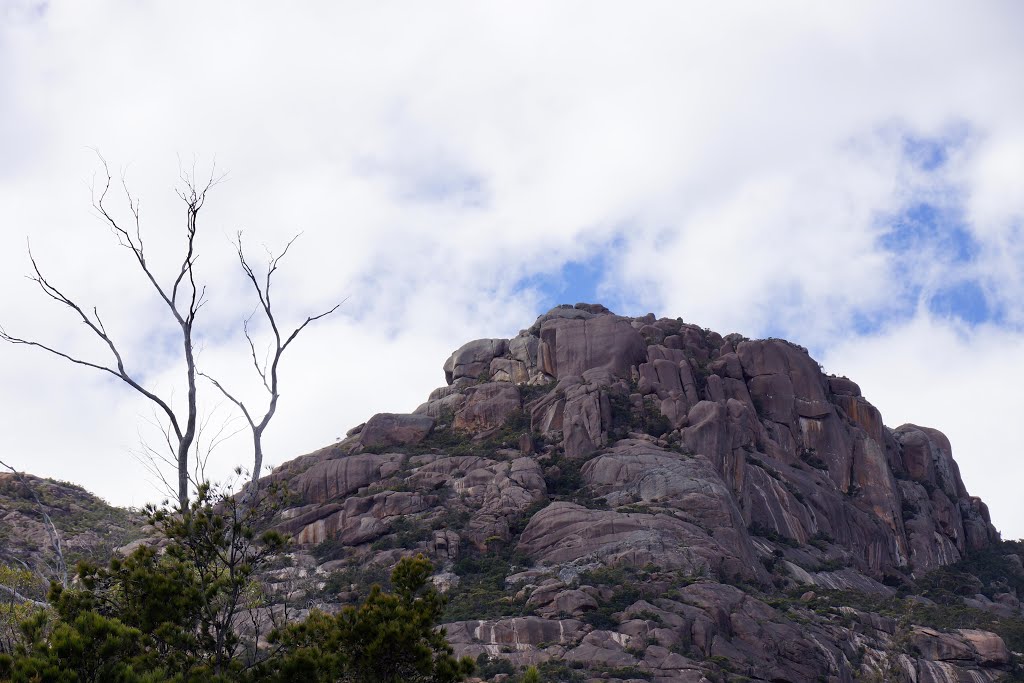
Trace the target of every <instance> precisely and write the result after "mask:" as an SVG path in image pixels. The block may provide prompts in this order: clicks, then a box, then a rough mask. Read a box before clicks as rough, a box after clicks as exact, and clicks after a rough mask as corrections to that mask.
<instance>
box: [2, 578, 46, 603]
mask: <svg viewBox="0 0 1024 683" xmlns="http://www.w3.org/2000/svg"><path fill="white" fill-rule="evenodd" d="M0 593H6V594H7V595H9V596H11V597H12V598H14V599H15V600H17V601H18V602H24V603H28V604H30V605H35V606H36V607H49V604H48V603H45V602H41V601H39V600H33V599H32V598H28V597H25V596H24V595H22V594H21V593H19V592H18V591H16V590H14V589H13V588H9V587H7V586H5V585H3V584H2V583H0Z"/></svg>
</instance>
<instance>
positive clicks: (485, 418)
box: [271, 304, 1024, 683]
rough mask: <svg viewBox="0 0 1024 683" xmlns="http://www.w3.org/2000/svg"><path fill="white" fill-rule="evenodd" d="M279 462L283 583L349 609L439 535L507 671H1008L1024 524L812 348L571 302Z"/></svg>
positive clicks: (852, 674) (865, 675)
mask: <svg viewBox="0 0 1024 683" xmlns="http://www.w3.org/2000/svg"><path fill="white" fill-rule="evenodd" d="M443 369H444V378H445V384H444V385H443V386H441V387H439V388H438V389H435V390H434V391H433V392H432V393H431V394H430V396H429V397H428V398H427V400H426V402H424V403H423V404H422V405H421V406H420V407H419V408H417V409H416V410H415V412H414V413H412V414H379V415H374V416H372V417H370V418H369V419H368V420H367V421H366V423H365V424H361V425H359V426H357V427H355V428H354V429H352V430H350V431H349V432H348V435H347V438H346V439H344V440H343V441H341V442H340V443H337V444H334V445H331V446H329V447H327V448H324V449H323V450H320V451H317V452H315V453H312V454H309V455H306V456H303V457H300V458H297V459H295V460H293V461H291V462H288V463H286V464H285V465H283V466H281V467H280V468H278V469H277V470H276V471H275V472H274V473H273V474H272V475H271V479H273V480H275V481H278V482H283V483H286V484H287V486H288V489H289V490H290V492H291V504H290V507H289V508H288V509H287V510H285V511H284V513H283V514H282V515H281V517H280V521H279V528H280V529H281V530H283V531H286V532H288V533H289V534H291V536H292V538H293V542H294V544H295V552H294V553H293V554H292V564H291V566H289V567H285V568H283V569H281V570H279V572H278V575H277V577H276V579H275V580H277V581H279V588H278V590H279V592H280V594H281V595H292V596H301V598H302V599H305V600H306V601H307V606H309V607H312V606H317V607H320V608H326V609H332V607H333V605H336V604H341V603H344V602H346V601H352V600H355V599H358V597H359V596H360V595H363V594H365V591H366V588H367V586H368V585H369V584H371V583H372V582H374V581H381V580H384V579H385V577H386V572H387V569H388V568H389V567H391V566H392V565H393V564H394V563H395V562H396V561H397V560H398V559H399V558H400V557H402V556H405V555H409V554H411V553H415V552H423V553H425V554H427V555H428V556H429V557H431V558H432V560H433V562H434V565H435V570H436V575H435V576H434V581H435V583H436V585H437V586H438V587H439V588H441V589H442V590H443V591H445V592H446V593H447V595H448V600H449V602H448V613H447V621H448V622H449V623H448V624H447V626H446V628H447V632H448V636H449V638H450V640H451V642H452V643H453V645H454V646H455V649H456V654H458V655H467V654H468V655H470V656H472V657H474V658H476V659H477V661H478V663H479V664H480V666H479V672H478V675H480V676H482V678H483V679H485V680H496V681H497V680H505V678H503V677H507V676H509V675H515V672H517V671H519V670H520V669H521V667H523V666H526V665H529V664H533V665H537V666H538V667H539V669H540V671H541V673H542V676H543V677H546V678H545V679H546V680H550V681H585V680H621V681H641V680H648V681H658V682H663V683H668V682H669V681H694V682H696V681H773V682H782V681H793V682H802V681H843V682H846V681H854V680H878V681H888V680H906V681H915V682H919V683H927V682H930V681H996V680H1000V679H1003V678H1006V677H1008V676H1014V675H1016V674H1014V673H1013V672H1014V671H1015V667H1016V666H1017V665H1016V663H1015V662H1016V660H1015V655H1014V654H1013V653H1012V650H1013V649H1018V650H1019V649H1021V648H1022V647H1024V628H1022V627H1024V621H1022V618H1024V612H1022V610H1021V606H1020V602H1019V601H1018V598H1019V597H1020V596H1019V595H1018V586H1020V587H1021V590H1024V571H1022V570H1021V555H1022V553H1021V552H1020V550H1021V548H1020V547H1019V546H1018V545H1017V544H1013V543H1006V542H1001V541H1000V540H999V534H998V532H997V531H996V529H995V528H994V527H993V525H992V523H991V521H990V519H989V514H988V510H987V508H986V506H985V504H984V503H983V502H982V501H981V500H980V499H978V498H976V497H972V496H970V495H969V494H968V492H967V490H966V488H965V487H964V483H963V481H962V480H961V478H960V474H959V470H958V468H957V464H956V461H955V460H954V459H953V455H952V450H951V447H950V443H949V440H948V439H947V438H946V437H945V436H944V435H943V434H942V433H941V432H940V431H938V430H937V429H932V428H928V427H920V426H917V425H910V424H907V425H902V426H900V427H897V428H895V429H893V428H889V427H887V426H885V424H884V423H883V419H882V416H881V415H880V414H879V411H878V410H877V409H876V408H875V407H874V406H872V405H871V403H869V402H868V400H867V399H866V398H865V397H864V396H863V395H862V392H861V388H860V387H859V386H858V385H857V384H856V383H855V382H854V381H852V380H850V379H847V378H845V377H837V376H833V375H828V374H825V373H823V371H822V369H821V366H820V365H819V364H818V363H817V362H815V360H814V359H813V358H811V357H810V355H808V353H807V350H806V349H804V348H803V347H801V346H798V345H796V344H794V343H791V342H788V341H785V340H782V339H758V340H752V339H747V338H745V337H743V336H741V335H739V334H729V335H726V336H722V335H721V334H719V333H717V332H713V331H711V330H708V329H705V328H701V327H699V326H697V325H693V324H689V323H685V322H683V320H682V319H679V318H676V319H667V318H661V319H657V318H655V316H654V315H647V316H644V317H640V318H629V317H623V316H619V315H615V314H613V313H611V312H610V311H609V310H607V309H606V308H604V307H603V306H600V305H591V304H577V305H575V306H559V307H557V308H555V309H553V310H551V311H549V312H548V313H546V314H544V315H542V316H541V317H539V318H538V319H537V320H536V322H534V323H533V325H531V326H530V327H529V328H528V329H525V330H523V331H522V332H520V333H519V335H518V336H516V337H514V338H512V339H480V340H476V341H471V342H469V343H467V344H465V345H463V346H462V347H460V348H459V349H458V350H456V351H455V352H454V353H453V354H452V355H451V356H450V357H449V358H448V359H447V360H446V361H445V363H444V366H443Z"/></svg>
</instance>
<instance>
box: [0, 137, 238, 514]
mask: <svg viewBox="0 0 1024 683" xmlns="http://www.w3.org/2000/svg"><path fill="white" fill-rule="evenodd" d="M97 156H99V155H98V154H97ZM99 158H100V162H101V163H102V164H103V172H104V175H105V176H106V181H105V183H104V185H103V189H102V191H101V192H100V193H99V196H98V197H97V195H96V191H95V185H94V187H93V200H92V205H93V208H94V209H95V210H96V212H97V213H98V214H99V216H100V218H102V219H103V221H104V222H105V223H106V224H107V226H108V227H109V228H110V230H111V232H112V233H113V235H114V237H115V239H116V240H117V243H118V244H119V245H120V246H121V247H124V248H125V249H126V250H127V251H128V252H129V253H130V254H131V257H130V258H131V259H132V260H133V261H135V263H136V264H137V265H138V267H139V269H140V270H141V271H142V273H143V275H144V276H145V279H146V280H147V281H148V282H149V284H150V285H151V286H152V288H153V289H154V291H155V292H156V293H157V295H158V296H159V298H160V300H161V301H162V302H163V304H164V305H166V307H167V310H168V312H169V314H170V315H171V316H172V317H173V319H174V321H175V323H176V324H177V326H178V327H179V329H180V330H181V348H182V357H183V360H184V362H185V378H186V382H187V387H188V391H187V399H186V407H185V409H184V412H183V413H180V414H179V413H177V412H175V411H174V410H173V409H172V408H171V405H170V401H169V400H165V399H164V398H162V397H160V396H158V395H157V394H155V393H154V392H153V391H152V390H150V389H147V388H146V387H145V386H143V384H142V383H141V382H140V381H139V380H137V379H136V375H134V374H133V373H132V372H131V371H129V370H128V369H127V367H126V366H125V361H124V358H123V357H122V354H121V351H120V349H119V348H118V346H117V344H116V343H115V342H114V340H113V338H112V337H111V335H110V333H109V332H108V331H107V328H106V326H105V325H104V323H103V320H102V318H100V314H99V310H98V309H97V308H96V307H93V308H92V309H91V311H90V310H89V309H88V308H86V307H83V306H81V305H79V304H78V303H77V302H76V301H75V300H74V299H72V298H71V297H70V296H69V295H67V294H65V293H64V291H63V290H61V289H59V288H58V287H57V286H56V285H54V284H53V283H52V282H51V281H50V280H49V279H47V277H46V276H44V275H43V272H42V270H41V269H40V268H39V264H38V263H37V262H36V259H35V257H34V256H33V254H32V250H31V246H30V247H29V254H28V255H29V261H30V262H31V264H32V273H31V274H30V275H29V276H28V277H29V279H31V280H32V281H34V282H35V283H36V284H37V285H38V286H39V288H40V289H41V290H42V291H43V293H44V294H45V295H46V296H48V297H49V298H51V299H53V300H54V301H56V302H57V303H59V304H62V305H64V306H66V307H67V308H69V309H71V311H72V312H73V314H74V315H75V316H76V317H77V318H79V319H80V320H81V322H83V323H84V324H85V326H86V327H87V328H89V330H90V331H91V332H92V333H93V334H94V335H95V336H96V337H98V338H99V339H100V340H101V341H102V342H103V343H104V345H105V346H106V347H107V349H108V350H109V352H110V355H111V360H110V361H108V362H107V363H106V364H104V363H97V362H92V361H89V360H85V359H83V358H79V357H76V356H73V355H71V354H69V353H66V352H64V351H60V350H58V349H57V348H55V347H53V346H50V345H48V344H44V343H42V342H39V341H36V340H32V339H25V338H22V337H17V336H14V335H12V334H9V333H8V332H7V331H6V330H4V329H3V328H2V327H0V339H3V340H4V341H7V342H9V343H11V344H24V345H27V346H34V347H36V348H39V349H42V350H44V351H46V352H48V353H50V354H53V355H55V356H59V357H60V358H63V359H65V360H67V361H69V362H71V363H74V364H76V365H81V366H84V367H88V368H93V369H94V370H99V371H100V372H105V373H109V374H111V375H113V376H114V377H117V378H118V379H120V380H121V381H122V382H124V383H125V384H127V385H128V386H130V387H131V388H132V389H134V390H135V391H136V392H137V393H139V394H141V395H142V396H144V397H145V398H146V399H148V400H149V401H150V402H152V403H153V405H154V406H155V408H156V410H157V411H158V412H159V413H160V414H162V416H164V417H165V418H166V419H167V421H168V424H169V432H170V434H171V435H172V437H171V441H172V447H173V449H174V450H175V455H176V459H177V468H178V491H177V492H178V505H179V507H180V509H181V510H183V511H184V510H187V509H188V497H189V464H188V461H189V452H190V450H191V448H192V444H193V441H194V440H195V437H196V428H197V416H198V409H197V405H198V404H197V396H196V361H195V345H194V342H193V331H194V326H195V321H196V316H197V314H198V313H199V309H200V308H202V306H203V304H204V302H205V298H204V294H205V288H202V287H200V286H198V285H197V284H196V279H195V264H196V258H197V254H196V231H197V218H198V216H199V212H200V210H201V209H202V208H203V204H204V203H205V201H206V193H207V192H208V191H209V190H210V189H211V188H212V187H213V186H214V185H216V184H217V183H218V181H219V180H220V179H221V178H220V177H215V176H214V175H213V174H212V173H211V175H210V178H209V180H208V181H207V182H206V183H205V185H202V186H199V185H197V184H196V181H195V174H194V173H191V174H189V173H186V172H184V171H183V172H182V173H181V176H180V177H181V180H182V182H183V183H184V185H183V187H182V188H180V189H176V192H177V193H178V196H179V197H180V198H181V199H182V201H183V202H184V203H185V249H184V256H183V257H182V259H181V261H180V265H179V267H178V269H177V273H176V274H175V276H174V278H173V280H172V281H171V282H170V284H169V285H167V284H161V283H160V282H159V281H158V280H157V277H156V275H155V274H154V272H153V269H152V267H151V265H150V263H149V261H147V258H146V257H147V254H146V251H145V247H144V245H143V241H142V231H141V221H140V215H139V200H138V199H136V198H134V197H133V196H132V194H131V192H130V191H129V189H128V185H127V183H126V182H125V179H124V177H123V176H122V178H121V186H122V187H123V188H124V192H125V195H126V197H127V199H128V206H129V210H130V213H131V217H130V219H129V221H128V222H127V223H122V222H121V221H119V220H118V219H116V218H115V217H114V216H113V215H112V214H111V213H110V211H108V209H107V206H106V204H105V201H106V200H107V195H108V194H109V192H110V186H111V180H112V179H111V175H110V169H109V167H108V166H107V162H106V160H105V159H103V157H102V156H100V157H99Z"/></svg>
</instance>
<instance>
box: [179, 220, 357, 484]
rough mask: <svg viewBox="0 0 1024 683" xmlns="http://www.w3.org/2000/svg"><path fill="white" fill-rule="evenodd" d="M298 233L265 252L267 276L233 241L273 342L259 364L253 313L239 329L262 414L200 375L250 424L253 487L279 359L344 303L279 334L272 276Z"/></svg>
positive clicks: (238, 240)
mask: <svg viewBox="0 0 1024 683" xmlns="http://www.w3.org/2000/svg"><path fill="white" fill-rule="evenodd" d="M301 234H302V233H299V235H296V236H295V237H293V238H291V240H289V241H288V243H287V244H286V245H285V247H284V250H283V251H281V253H280V254H278V255H277V256H275V255H274V254H273V253H272V252H270V251H269V250H268V251H267V270H266V273H265V274H264V273H260V274H259V275H257V274H256V272H255V271H254V270H253V269H252V266H251V265H250V264H249V261H248V259H247V258H246V256H245V249H244V248H243V246H242V233H241V232H239V233H238V235H237V237H236V240H235V248H236V250H237V252H238V262H239V264H240V265H241V267H242V272H243V273H244V274H245V277H246V279H247V280H248V281H249V283H250V284H251V285H252V288H253V290H254V291H255V292H256V298H257V299H258V300H259V306H258V310H262V312H263V317H265V318H266V320H267V324H268V325H269V326H270V330H271V332H272V334H273V341H272V342H271V344H270V347H269V349H268V352H267V354H266V356H265V358H264V362H263V364H262V365H261V364H260V361H259V357H258V355H257V352H256V343H255V341H253V336H252V333H251V331H250V329H249V324H250V323H251V322H252V319H253V316H255V315H256V311H253V313H252V314H251V315H250V316H249V317H248V318H246V319H245V320H244V321H243V323H242V330H243V331H244V332H245V339H246V341H247V342H248V343H249V351H250V354H251V356H252V362H253V366H254V367H255V368H256V372H257V374H258V375H259V377H260V380H262V382H263V388H264V389H265V390H266V392H267V394H268V395H269V399H268V402H267V408H266V410H265V411H264V412H263V415H262V417H261V416H260V415H259V414H258V413H254V412H253V411H252V410H250V409H249V406H247V405H246V404H245V402H244V401H242V400H240V399H239V398H237V397H236V396H235V395H234V394H233V393H231V392H229V391H228V390H227V389H226V388H225V387H224V386H223V385H222V384H221V383H220V382H219V381H218V380H216V379H215V378H213V377H211V376H210V375H209V374H207V373H205V372H201V373H199V374H201V375H202V376H203V377H205V378H207V379H208V380H210V382H211V383H212V384H213V385H214V386H215V387H217V389H219V390H220V392H221V393H222V394H224V396H225V398H227V399H228V400H229V401H231V402H232V403H234V404H235V405H236V406H238V409H239V410H241V411H242V415H244V416H245V419H246V421H247V422H248V423H249V427H250V429H251V430H252V448H253V469H252V482H253V483H254V484H255V483H256V482H257V481H258V480H259V477H260V470H261V469H262V468H263V433H264V432H265V431H266V429H267V425H269V424H270V421H271V419H273V417H274V413H275V412H277V402H278V400H280V398H281V392H280V388H279V387H280V384H279V378H278V371H279V367H280V364H281V357H282V356H283V355H284V352H285V351H286V350H287V349H288V346H289V345H290V344H291V343H292V342H293V341H295V338H296V337H298V336H299V333H300V332H302V330H304V329H305V328H306V326H307V325H309V324H310V323H311V322H314V321H317V320H320V319H321V318H325V317H327V316H329V315H330V314H331V313H334V312H335V311H336V310H338V308H340V307H341V304H342V303H344V301H341V302H339V303H337V304H335V305H334V306H332V307H331V308H330V309H328V310H326V311H324V312H323V313H320V314H318V315H312V316H309V317H307V318H306V320H305V321H304V322H303V323H302V324H301V325H299V326H298V327H296V328H295V329H294V330H292V331H291V333H290V334H288V335H287V336H285V334H283V333H282V332H281V328H280V327H279V326H278V322H277V318H276V316H275V314H274V310H273V306H272V303H271V285H272V284H273V277H274V273H275V272H276V271H277V268H278V266H279V265H280V263H281V259H283V258H284V257H285V256H286V255H287V254H288V250H289V249H291V247H292V245H293V244H295V240H297V239H298V238H299V236H300V235H301Z"/></svg>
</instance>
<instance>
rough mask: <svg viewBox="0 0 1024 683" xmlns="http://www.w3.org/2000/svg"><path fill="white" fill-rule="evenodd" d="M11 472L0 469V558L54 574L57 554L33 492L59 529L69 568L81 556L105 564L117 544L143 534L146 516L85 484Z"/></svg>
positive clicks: (50, 575)
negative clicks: (98, 494)
mask: <svg viewBox="0 0 1024 683" xmlns="http://www.w3.org/2000/svg"><path fill="white" fill-rule="evenodd" d="M23 476H24V478H25V481H26V482H27V484H28V487H31V491H30V490H29V488H28V487H26V483H24V482H22V481H21V480H20V479H19V478H18V477H16V476H15V475H14V474H12V473H10V472H3V473H0V562H2V563H4V564H7V565H9V566H12V567H24V566H28V567H29V568H31V569H32V570H33V571H35V572H36V573H37V574H39V575H40V576H46V577H49V578H56V577H53V576H52V571H51V567H52V565H53V562H54V552H53V550H52V544H51V542H50V538H49V535H48V533H47V529H46V523H45V521H44V518H43V515H42V514H41V512H40V510H39V506H38V504H37V503H36V500H35V498H34V497H33V496H32V491H34V492H35V495H36V496H38V497H39V500H40V501H41V502H42V504H43V507H44V509H45V511H46V513H47V514H48V515H49V516H50V519H51V520H53V524H54V526H56V527H57V529H58V530H59V531H60V535H61V538H62V545H63V548H64V556H65V560H66V561H67V563H68V568H69V571H70V570H72V569H74V566H75V564H76V563H77V562H78V560H82V559H90V560H94V561H97V562H100V563H105V562H106V561H107V559H108V558H109V557H110V554H111V551H112V550H113V549H115V548H118V547H120V546H123V545H125V544H126V543H128V542H130V541H132V540H134V539H136V538H138V537H140V536H141V535H142V530H141V526H142V517H141V515H138V514H136V513H133V512H131V511H128V510H125V509H123V508H118V507H114V506H112V505H108V504H107V503H105V502H104V501H103V500H101V499H100V498H98V497H96V496H94V495H92V494H91V493H89V492H88V491H86V490H85V489H83V488H82V487H81V486H77V485H75V484H71V483H68V482H63V481H54V480H53V479H41V478H39V477H34V476H32V475H23Z"/></svg>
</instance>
